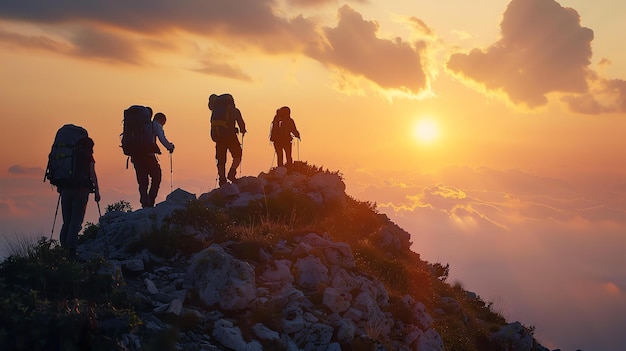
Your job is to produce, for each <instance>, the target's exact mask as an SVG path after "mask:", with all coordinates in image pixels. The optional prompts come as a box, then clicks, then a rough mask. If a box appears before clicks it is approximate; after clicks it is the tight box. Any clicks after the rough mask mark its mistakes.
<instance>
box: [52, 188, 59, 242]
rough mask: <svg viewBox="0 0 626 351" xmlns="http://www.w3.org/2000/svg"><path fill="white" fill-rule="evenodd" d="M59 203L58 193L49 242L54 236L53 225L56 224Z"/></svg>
mask: <svg viewBox="0 0 626 351" xmlns="http://www.w3.org/2000/svg"><path fill="white" fill-rule="evenodd" d="M60 203H61V193H59V199H58V200H57V209H56V210H55V211H54V221H53V222H52V231H51V232H50V240H52V235H54V225H55V224H56V223H57V214H58V213H59V204H60Z"/></svg>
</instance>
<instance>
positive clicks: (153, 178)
mask: <svg viewBox="0 0 626 351" xmlns="http://www.w3.org/2000/svg"><path fill="white" fill-rule="evenodd" d="M148 109H150V108H148ZM149 111H150V114H152V109H150V110H149ZM166 121H167V117H166V116H165V114H163V113H162V112H158V113H156V114H155V115H154V118H153V119H152V122H151V127H152V133H153V134H152V136H151V140H150V142H151V143H154V146H155V152H144V153H137V154H134V155H132V156H131V157H130V160H131V162H132V163H133V166H134V168H135V175H136V177H137V184H138V185H139V201H140V202H141V207H143V208H149V207H154V204H155V201H156V197H157V195H158V193H159V187H160V186H161V177H162V172H161V166H160V165H159V160H158V159H157V156H156V155H157V154H161V150H160V149H159V148H158V146H157V145H156V139H157V138H158V139H159V142H161V144H162V145H163V146H164V147H165V148H166V149H167V150H168V151H169V152H170V153H173V152H174V144H172V143H171V142H170V141H169V140H167V138H166V137H165V131H164V130H163V126H164V125H165V122H166Z"/></svg>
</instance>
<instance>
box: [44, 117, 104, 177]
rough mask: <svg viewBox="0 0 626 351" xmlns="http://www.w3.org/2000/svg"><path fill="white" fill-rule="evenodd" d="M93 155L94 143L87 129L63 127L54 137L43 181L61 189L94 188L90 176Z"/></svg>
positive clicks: (67, 125) (71, 126) (71, 125)
mask: <svg viewBox="0 0 626 351" xmlns="http://www.w3.org/2000/svg"><path fill="white" fill-rule="evenodd" d="M92 154H93V141H91V139H89V137H88V135H87V130H86V129H85V128H83V127H79V126H75V125H73V124H66V125H64V126H62V127H61V128H59V130H58V131H57V133H56V136H55V137H54V143H53V144H52V147H51V149H50V154H49V155H48V165H47V166H46V173H45V174H44V179H43V181H44V182H45V181H46V179H48V180H49V181H50V184H52V185H55V186H57V187H61V188H64V187H76V186H88V187H93V184H92V183H91V179H90V175H89V160H90V157H91V155H92ZM81 156H82V157H81ZM85 160H87V161H85Z"/></svg>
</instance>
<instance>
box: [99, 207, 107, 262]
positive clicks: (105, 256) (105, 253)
mask: <svg viewBox="0 0 626 351" xmlns="http://www.w3.org/2000/svg"><path fill="white" fill-rule="evenodd" d="M96 204H97V205H98V215H100V218H102V211H100V201H96ZM100 218H98V222H100ZM100 229H102V233H103V234H104V244H105V247H104V258H106V259H108V258H109V238H108V237H107V233H106V231H105V230H104V225H103V224H102V225H101V227H100Z"/></svg>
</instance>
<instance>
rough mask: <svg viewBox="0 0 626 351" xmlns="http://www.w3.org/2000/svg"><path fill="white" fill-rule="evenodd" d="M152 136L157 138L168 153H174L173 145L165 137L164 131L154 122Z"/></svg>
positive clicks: (159, 124)
mask: <svg viewBox="0 0 626 351" xmlns="http://www.w3.org/2000/svg"><path fill="white" fill-rule="evenodd" d="M154 134H155V135H156V136H157V138H159V141H160V142H161V144H163V146H164V147H165V148H166V149H167V151H169V152H173V151H174V144H172V143H170V141H169V140H167V138H166V137H165V131H164V130H163V126H162V125H161V123H159V122H154Z"/></svg>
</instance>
